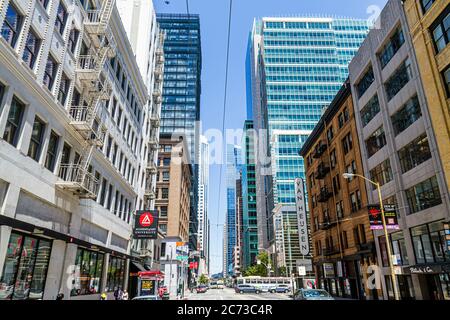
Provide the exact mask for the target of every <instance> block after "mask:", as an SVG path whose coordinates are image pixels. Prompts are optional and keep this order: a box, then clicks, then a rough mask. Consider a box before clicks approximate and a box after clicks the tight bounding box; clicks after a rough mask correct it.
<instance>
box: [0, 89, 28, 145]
mask: <svg viewBox="0 0 450 320" xmlns="http://www.w3.org/2000/svg"><path fill="white" fill-rule="evenodd" d="M24 110H25V105H24V104H23V103H22V102H20V101H19V99H17V98H16V97H15V96H14V97H13V99H12V102H11V109H10V110H9V114H8V119H7V121H6V128H5V133H4V134H3V140H5V141H6V142H8V143H9V144H12V145H13V146H17V140H18V138H19V132H20V125H21V122H22V117H23V113H24Z"/></svg>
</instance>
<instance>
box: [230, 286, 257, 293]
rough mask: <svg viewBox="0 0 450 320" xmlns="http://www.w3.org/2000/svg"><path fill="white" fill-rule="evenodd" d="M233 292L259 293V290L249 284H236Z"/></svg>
mask: <svg viewBox="0 0 450 320" xmlns="http://www.w3.org/2000/svg"><path fill="white" fill-rule="evenodd" d="M234 291H236V293H257V294H259V293H261V290H259V289H258V288H256V287H254V286H251V285H249V284H238V285H237V286H236V287H235V288H234Z"/></svg>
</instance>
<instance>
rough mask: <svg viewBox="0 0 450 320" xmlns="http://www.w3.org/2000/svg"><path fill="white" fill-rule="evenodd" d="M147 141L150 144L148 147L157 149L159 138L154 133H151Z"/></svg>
mask: <svg viewBox="0 0 450 320" xmlns="http://www.w3.org/2000/svg"><path fill="white" fill-rule="evenodd" d="M148 143H149V144H150V147H151V148H152V149H157V148H158V145H159V139H158V137H157V136H156V135H152V136H151V137H150V139H149V141H148Z"/></svg>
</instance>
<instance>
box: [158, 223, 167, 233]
mask: <svg viewBox="0 0 450 320" xmlns="http://www.w3.org/2000/svg"><path fill="white" fill-rule="evenodd" d="M159 229H160V230H161V232H162V233H163V234H167V224H165V223H162V224H160V225H159Z"/></svg>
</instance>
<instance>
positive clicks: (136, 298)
mask: <svg viewBox="0 0 450 320" xmlns="http://www.w3.org/2000/svg"><path fill="white" fill-rule="evenodd" d="M131 300H161V298H160V297H159V296H139V297H134V298H133V299H131Z"/></svg>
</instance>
